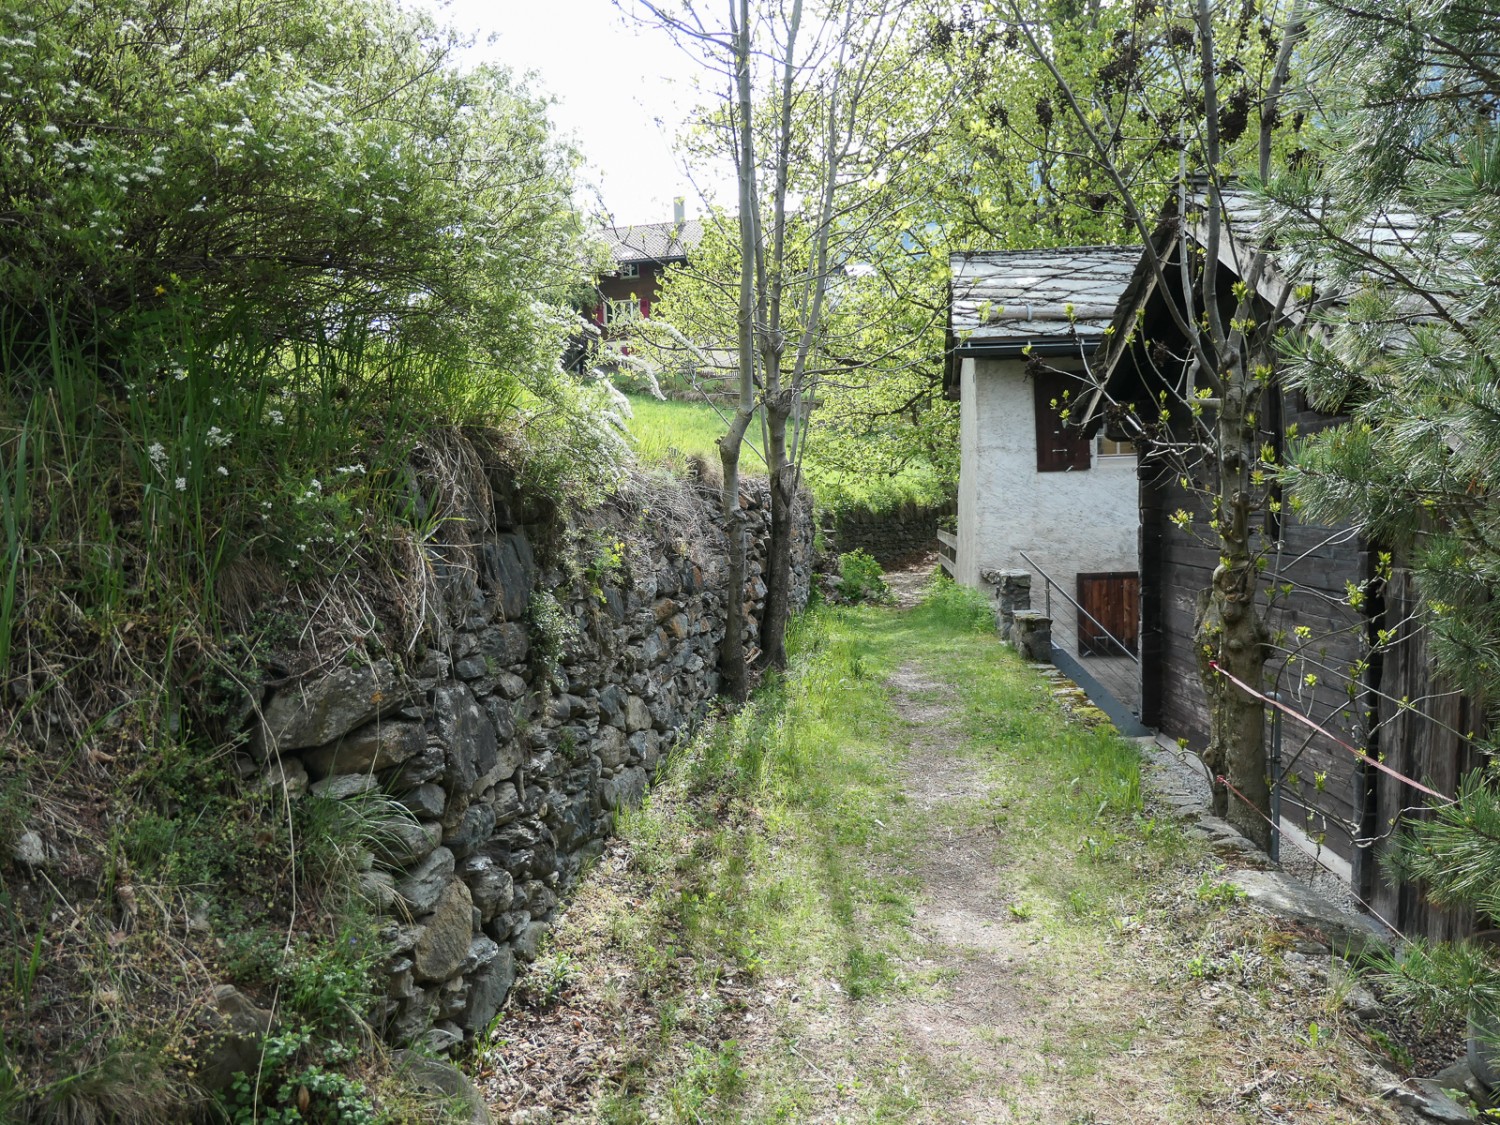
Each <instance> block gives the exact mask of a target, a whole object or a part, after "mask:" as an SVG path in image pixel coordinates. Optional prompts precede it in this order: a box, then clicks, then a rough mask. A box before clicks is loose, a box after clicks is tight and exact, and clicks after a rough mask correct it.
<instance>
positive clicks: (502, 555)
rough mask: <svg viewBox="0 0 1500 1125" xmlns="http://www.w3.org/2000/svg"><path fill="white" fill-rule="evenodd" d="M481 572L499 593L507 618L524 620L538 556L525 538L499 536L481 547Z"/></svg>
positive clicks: (488, 585) (501, 605)
mask: <svg viewBox="0 0 1500 1125" xmlns="http://www.w3.org/2000/svg"><path fill="white" fill-rule="evenodd" d="M479 573H480V580H481V582H482V583H483V585H484V586H485V588H486V589H488V590H490V591H491V592H493V593H494V594H496V595H497V596H498V598H499V602H500V612H501V613H502V614H503V615H504V616H505V619H506V620H507V621H519V620H521V618H522V617H524V616H525V615H526V607H527V605H528V603H529V602H530V601H531V591H532V589H533V587H534V586H535V585H536V579H537V573H538V567H537V564H536V556H535V555H534V554H533V553H532V550H531V544H530V543H528V542H527V541H526V539H525V537H524V536H521V535H514V534H508V535H498V536H496V537H495V541H494V542H492V543H485V544H484V545H483V546H481V547H480V553H479Z"/></svg>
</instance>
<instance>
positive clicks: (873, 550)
mask: <svg viewBox="0 0 1500 1125" xmlns="http://www.w3.org/2000/svg"><path fill="white" fill-rule="evenodd" d="M957 510H958V506H957V504H956V503H955V502H950V503H947V504H938V505H930V506H924V505H919V504H912V503H907V504H903V505H902V506H901V507H899V508H895V509H892V510H891V511H888V512H872V511H870V510H869V509H868V508H849V509H845V510H843V511H840V512H838V513H837V514H836V515H834V517H833V519H832V522H831V524H830V525H829V526H827V527H825V528H824V539H825V541H826V543H827V545H828V549H829V550H830V551H832V552H833V553H835V554H840V555H842V554H845V553H847V552H849V551H855V550H861V551H867V552H869V554H871V555H873V556H874V557H875V558H876V559H877V560H879V561H880V562H882V563H889V562H891V561H893V560H895V559H898V558H900V557H901V556H902V555H909V554H913V553H915V552H917V551H931V550H936V549H937V532H938V523H939V521H940V520H942V518H943V517H944V516H951V515H953V514H954V513H955V512H957Z"/></svg>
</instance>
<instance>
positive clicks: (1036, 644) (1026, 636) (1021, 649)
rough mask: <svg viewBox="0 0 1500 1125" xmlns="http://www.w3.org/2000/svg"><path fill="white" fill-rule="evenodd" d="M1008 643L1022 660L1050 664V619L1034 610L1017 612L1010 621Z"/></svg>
mask: <svg viewBox="0 0 1500 1125" xmlns="http://www.w3.org/2000/svg"><path fill="white" fill-rule="evenodd" d="M1010 643H1011V645H1012V647H1014V648H1015V650H1016V652H1017V653H1018V654H1019V655H1020V656H1021V658H1022V659H1023V660H1029V661H1032V662H1034V663H1037V664H1050V663H1052V619H1051V618H1050V617H1047V616H1045V615H1044V614H1041V613H1038V612H1037V611H1036V610H1028V609H1019V610H1017V611H1016V612H1015V614H1014V615H1013V616H1012V620H1011V627H1010Z"/></svg>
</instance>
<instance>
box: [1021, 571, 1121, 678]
mask: <svg viewBox="0 0 1500 1125" xmlns="http://www.w3.org/2000/svg"><path fill="white" fill-rule="evenodd" d="M1016 553H1017V554H1018V555H1020V556H1021V557H1022V558H1023V559H1025V560H1026V562H1027V564H1028V565H1029V566H1031V567H1032V568H1033V569H1034V570H1035V571H1036V572H1037V573H1038V574H1040V575H1041V576H1042V580H1043V581H1045V582H1046V583H1047V616H1048V617H1051V616H1052V587H1053V586H1057V592H1058V593H1059V594H1061V595H1062V596H1063V597H1064V598H1065V599H1067V601H1068V603H1069V604H1070V605H1072V607H1073V608H1074V609H1076V610H1077V611H1078V612H1079V613H1081V614H1083V615H1084V616H1085V617H1087V618H1088V619H1089V620H1090V621H1092V622H1093V623H1094V624H1095V625H1097V626H1098V627H1099V631H1100V632H1101V633H1103V634H1104V635H1105V636H1106V637H1108V638H1109V639H1110V640H1112V641H1114V642H1115V644H1117V645H1119V647H1120V648H1121V650H1123V652H1124V654H1125V655H1126V656H1128V657H1130V659H1131V660H1132V661H1134V662H1135V664H1136V666H1137V667H1139V666H1140V663H1141V658H1140V656H1139V655H1138V654H1136V653H1134V652H1131V651H1130V649H1129V648H1128V647H1126V645H1125V644H1124V642H1122V641H1121V640H1120V638H1119V637H1117V636H1115V635H1114V634H1113V633H1111V632H1110V631H1109V630H1108V629H1107V628H1105V625H1104V622H1102V621H1100V620H1099V619H1098V618H1097V617H1095V616H1094V615H1093V614H1092V613H1090V612H1089V611H1088V610H1086V609H1084V608H1083V606H1081V605H1079V604H1078V603H1077V602H1076V601H1074V600H1073V595H1071V594H1069V593H1068V592H1067V591H1066V590H1064V589H1063V588H1062V586H1060V585H1059V584H1058V583H1057V582H1056V581H1054V580H1053V578H1052V575H1050V574H1048V573H1047V572H1046V571H1045V570H1043V569H1042V568H1041V567H1040V566H1038V565H1037V563H1036V560H1035V559H1033V558H1032V557H1031V556H1030V555H1028V554H1027V553H1026V552H1025V551H1017V552H1016Z"/></svg>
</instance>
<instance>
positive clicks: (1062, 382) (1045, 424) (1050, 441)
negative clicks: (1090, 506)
mask: <svg viewBox="0 0 1500 1125" xmlns="http://www.w3.org/2000/svg"><path fill="white" fill-rule="evenodd" d="M1082 386H1083V384H1082V383H1080V382H1079V381H1078V380H1077V379H1074V378H1071V377H1070V376H1067V375H1061V374H1059V373H1057V372H1055V371H1038V372H1037V373H1036V375H1035V377H1034V379H1033V382H1032V394H1033V396H1034V399H1035V405H1036V471H1037V472H1039V473H1063V472H1067V471H1068V470H1069V469H1075V470H1077V469H1087V468H1088V467H1089V464H1090V462H1091V459H1092V453H1093V444H1094V443H1093V442H1092V441H1090V440H1089V439H1088V438H1086V437H1084V436H1083V433H1082V432H1081V431H1079V430H1078V429H1077V428H1075V427H1073V426H1069V425H1066V424H1065V420H1066V419H1068V418H1071V416H1072V413H1073V407H1074V405H1075V402H1074V400H1075V399H1076V398H1077V397H1078V391H1079V389H1080V388H1081V387H1082Z"/></svg>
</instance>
